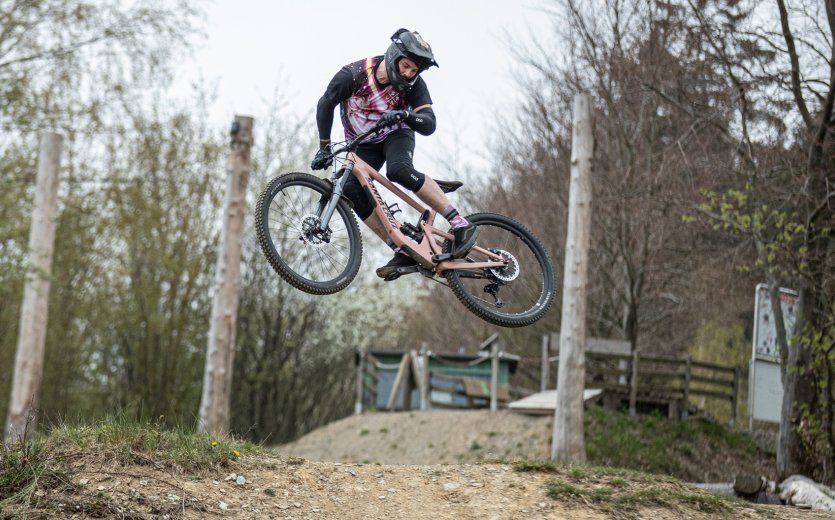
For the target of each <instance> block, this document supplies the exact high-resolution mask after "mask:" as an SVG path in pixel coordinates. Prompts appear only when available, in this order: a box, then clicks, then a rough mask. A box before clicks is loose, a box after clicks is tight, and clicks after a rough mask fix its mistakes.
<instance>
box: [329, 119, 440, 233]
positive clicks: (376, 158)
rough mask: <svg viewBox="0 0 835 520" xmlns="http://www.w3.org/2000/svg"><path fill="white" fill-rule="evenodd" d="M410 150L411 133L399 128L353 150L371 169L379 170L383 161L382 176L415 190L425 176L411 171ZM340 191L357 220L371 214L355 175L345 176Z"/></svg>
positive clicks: (371, 208)
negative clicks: (383, 170) (383, 137)
mask: <svg viewBox="0 0 835 520" xmlns="http://www.w3.org/2000/svg"><path fill="white" fill-rule="evenodd" d="M414 152H415V132H414V131H413V130H410V129H406V128H403V129H400V130H396V131H394V132H392V133H391V134H389V136H388V137H386V138H385V139H384V140H383V141H381V142H379V143H371V144H361V145H360V146H359V148H357V152H356V153H357V155H358V156H359V158H360V159H362V160H363V161H365V162H367V163H368V165H369V166H371V167H372V168H374V169H375V170H380V168H382V167H383V163H385V164H386V177H388V178H389V180H391V181H392V182H396V183H397V184H400V185H401V186H403V187H404V188H407V189H409V190H411V191H418V190H419V189H420V188H421V187H423V182H424V180H425V179H426V176H425V175H424V174H422V173H420V172H419V171H417V170H415V167H414V166H413V165H412V155H413V154H414ZM343 193H344V194H345V196H346V197H348V199H349V200H350V201H351V202H353V203H354V212H355V213H356V214H357V216H358V217H359V218H360V219H361V220H365V219H367V218H368V217H369V216H370V215H371V212H372V211H373V206H372V205H371V203H370V202H369V201H368V198H367V197H366V195H365V192H364V191H363V189H362V186H361V185H360V183H359V181H358V180H357V178H356V177H354V176H353V175H352V176H351V178H350V179H348V181H347V182H346V183H345V191H344V192H343Z"/></svg>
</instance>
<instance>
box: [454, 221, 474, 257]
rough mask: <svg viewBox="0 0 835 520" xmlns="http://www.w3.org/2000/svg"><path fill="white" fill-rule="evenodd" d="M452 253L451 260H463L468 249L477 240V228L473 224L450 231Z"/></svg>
mask: <svg viewBox="0 0 835 520" xmlns="http://www.w3.org/2000/svg"><path fill="white" fill-rule="evenodd" d="M452 237H453V240H452V248H451V249H450V253H452V257H453V258H464V257H465V256H467V253H469V252H470V249H472V247H473V246H474V245H475V241H476V239H477V238H478V228H477V227H475V226H474V225H473V224H467V225H466V226H464V227H460V228H458V229H453V230H452Z"/></svg>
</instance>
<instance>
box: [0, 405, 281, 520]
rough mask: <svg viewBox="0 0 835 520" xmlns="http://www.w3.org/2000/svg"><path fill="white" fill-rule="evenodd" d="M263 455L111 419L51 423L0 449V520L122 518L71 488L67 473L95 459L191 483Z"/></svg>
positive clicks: (108, 503)
mask: <svg viewBox="0 0 835 520" xmlns="http://www.w3.org/2000/svg"><path fill="white" fill-rule="evenodd" d="M244 453H252V454H265V453H267V451H266V450H265V449H262V448H260V447H258V446H255V445H253V444H251V443H248V442H242V441H238V440H235V439H233V438H228V437H224V438H217V437H213V436H211V435H209V434H195V433H191V432H188V431H184V430H181V429H165V428H163V427H162V426H161V425H160V424H159V423H157V422H144V423H142V422H135V421H130V420H127V419H126V418H124V417H116V418H112V419H110V420H106V421H101V422H98V423H94V424H92V425H70V424H58V425H54V426H52V428H51V430H48V431H47V432H46V433H44V434H42V435H39V436H38V437H36V438H34V439H31V438H26V439H24V440H22V441H21V442H18V443H15V444H10V445H3V446H2V447H0V517H3V518H7V517H8V516H7V515H9V516H11V517H15V515H17V514H18V513H20V512H26V513H27V515H30V516H32V517H39V516H43V517H49V516H63V514H64V513H67V514H69V513H80V514H84V515H91V516H99V517H109V516H112V515H117V513H118V516H124V514H122V513H121V512H120V511H121V510H120V509H119V508H118V507H117V505H116V504H115V503H114V502H113V499H112V498H111V497H110V496H109V495H107V494H104V493H94V494H91V493H89V492H88V490H85V489H84V486H76V485H75V484H73V478H74V477H73V474H74V471H73V468H77V467H78V466H79V464H82V465H83V464H85V463H87V464H90V463H96V462H100V461H107V462H108V463H117V464H121V465H125V466H128V465H137V464H138V465H152V466H154V467H155V468H159V467H167V468H170V469H173V470H175V471H178V472H181V473H183V474H184V475H185V478H186V479H187V480H199V479H201V478H202V477H201V476H200V475H199V473H200V472H202V471H205V470H210V469H216V468H218V467H223V466H227V465H229V464H232V463H234V461H236V460H238V459H239V458H240V457H241V456H242V454H244Z"/></svg>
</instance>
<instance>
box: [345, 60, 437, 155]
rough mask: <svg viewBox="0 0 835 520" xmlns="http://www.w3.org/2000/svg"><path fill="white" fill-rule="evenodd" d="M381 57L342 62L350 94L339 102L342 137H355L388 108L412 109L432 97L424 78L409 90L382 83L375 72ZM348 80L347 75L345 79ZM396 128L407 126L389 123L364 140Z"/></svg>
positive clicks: (375, 139) (428, 102)
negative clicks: (349, 82) (401, 90)
mask: <svg viewBox="0 0 835 520" xmlns="http://www.w3.org/2000/svg"><path fill="white" fill-rule="evenodd" d="M382 61H383V56H375V57H373V58H366V59H364V60H360V61H355V62H354V63H350V64H348V65H345V66H344V67H343V68H342V70H343V71H345V70H347V71H348V72H349V73H350V75H351V82H352V83H351V95H350V96H349V97H348V98H346V99H343V100H342V102H341V103H340V107H339V108H340V114H341V116H342V127H343V128H344V129H345V139H348V140H351V139H354V138H355V137H356V136H358V135H359V134H361V133H363V132H365V131H366V130H368V129H370V128H371V127H373V126H374V125H375V124H376V123H377V121H379V120H380V116H382V115H383V113H384V112H388V111H389V110H400V109H414V108H417V107H421V106H424V105H431V104H432V98H431V97H430V96H429V89H428V88H427V87H426V82H425V81H423V78H421V77H418V78H417V80H416V81H415V83H414V85H412V88H411V89H410V90H409V91H408V92H397V91H395V90H394V88H392V86H391V85H381V84H380V82H378V81H377V76H376V74H374V71H376V70H377V67H378V66H381V67H384V66H385V64H382V63H381V62H382ZM346 79H347V78H346ZM399 128H408V126H407V125H406V124H405V123H400V124H398V125H395V126H390V127H388V128H386V129H385V130H383V132H382V133H381V134H379V135H377V136H369V138H368V139H367V140H366V142H369V143H376V142H380V141H382V140H383V139H385V138H386V136H388V134H390V133H391V132H393V131H395V130H397V129H399Z"/></svg>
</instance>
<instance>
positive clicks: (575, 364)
mask: <svg viewBox="0 0 835 520" xmlns="http://www.w3.org/2000/svg"><path fill="white" fill-rule="evenodd" d="M593 151H594V137H593V133H592V121H591V99H590V98H589V96H588V95H585V94H578V95H577V96H575V98H574V131H573V143H572V147H571V185H570V188H569V210H568V237H567V239H566V250H565V270H564V273H565V274H564V287H563V304H562V323H561V325H560V354H559V355H560V363H559V371H558V379H557V404H556V409H555V410H554V434H553V442H552V444H551V459H552V460H555V461H562V462H574V463H584V462H585V461H586V446H585V439H584V432H583V402H584V401H583V390H584V388H585V382H586V359H585V352H584V350H585V345H586V284H587V280H588V258H589V241H590V236H591V170H592V154H593Z"/></svg>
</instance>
